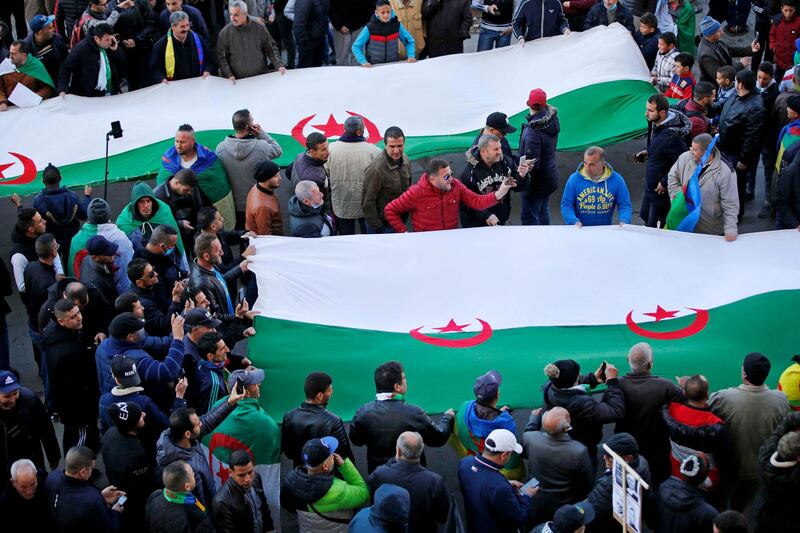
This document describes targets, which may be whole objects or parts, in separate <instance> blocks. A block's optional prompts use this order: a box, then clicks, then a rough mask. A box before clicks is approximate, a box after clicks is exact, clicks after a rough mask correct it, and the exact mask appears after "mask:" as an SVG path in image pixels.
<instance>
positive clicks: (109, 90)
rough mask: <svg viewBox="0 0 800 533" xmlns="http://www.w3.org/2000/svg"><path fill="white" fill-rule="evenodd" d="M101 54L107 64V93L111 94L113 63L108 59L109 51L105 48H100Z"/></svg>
mask: <svg viewBox="0 0 800 533" xmlns="http://www.w3.org/2000/svg"><path fill="white" fill-rule="evenodd" d="M100 55H102V56H103V59H104V60H105V66H106V94H111V63H109V61H108V53H107V52H106V49H105V48H100Z"/></svg>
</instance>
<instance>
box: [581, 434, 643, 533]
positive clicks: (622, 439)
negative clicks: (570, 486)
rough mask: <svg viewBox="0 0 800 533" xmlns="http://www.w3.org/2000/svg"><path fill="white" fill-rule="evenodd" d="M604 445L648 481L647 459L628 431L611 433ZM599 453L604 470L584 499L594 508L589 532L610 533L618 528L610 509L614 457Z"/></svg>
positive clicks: (603, 452)
mask: <svg viewBox="0 0 800 533" xmlns="http://www.w3.org/2000/svg"><path fill="white" fill-rule="evenodd" d="M606 445H607V446H608V447H609V448H611V450H612V451H613V452H614V453H616V454H617V455H619V456H620V457H622V459H623V460H624V461H625V462H626V463H628V465H630V466H631V468H633V469H634V470H635V471H636V473H637V474H639V476H640V477H641V478H642V479H644V480H645V482H647V483H648V484H649V483H650V465H648V464H647V459H645V458H644V457H642V456H641V455H639V445H638V444H637V443H636V439H634V438H633V437H632V436H631V435H630V433H616V434H614V435H611V437H609V438H608V440H607V441H606ZM601 453H602V456H603V461H604V462H605V471H604V472H603V473H602V474H601V475H600V477H598V478H597V482H595V485H594V488H593V489H592V492H590V493H589V496H587V497H586V501H587V502H588V503H590V504H591V505H592V509H593V510H594V520H593V521H592V525H591V526H590V527H589V531H590V532H591V533H600V532H602V533H606V532H609V533H611V532H615V531H619V528H620V525H619V522H617V521H616V520H614V516H613V513H612V509H611V494H612V492H613V484H614V480H613V478H612V476H611V468H612V467H613V465H614V459H612V457H611V456H610V455H608V454H607V453H606V452H605V450H603V451H602V452H601ZM646 512H647V511H645V513H646ZM645 513H643V514H645ZM645 516H646V514H645Z"/></svg>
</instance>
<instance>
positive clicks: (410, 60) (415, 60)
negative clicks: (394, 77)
mask: <svg viewBox="0 0 800 533" xmlns="http://www.w3.org/2000/svg"><path fill="white" fill-rule="evenodd" d="M406 61H408V62H409V63H416V62H417V58H415V57H409V58H408V59H407V60H406Z"/></svg>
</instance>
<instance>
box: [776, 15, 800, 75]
mask: <svg viewBox="0 0 800 533" xmlns="http://www.w3.org/2000/svg"><path fill="white" fill-rule="evenodd" d="M798 37H800V17H798V16H797V15H796V14H795V15H792V18H791V20H786V18H784V17H783V15H781V17H780V19H779V20H778V22H777V24H772V26H771V27H770V30H769V47H770V48H771V49H772V51H773V52H774V53H775V66H777V67H778V68H779V69H781V70H782V71H785V70H789V69H790V68H792V67H793V66H794V53H795V51H796V50H797V49H796V47H795V41H796V40H797V38H798Z"/></svg>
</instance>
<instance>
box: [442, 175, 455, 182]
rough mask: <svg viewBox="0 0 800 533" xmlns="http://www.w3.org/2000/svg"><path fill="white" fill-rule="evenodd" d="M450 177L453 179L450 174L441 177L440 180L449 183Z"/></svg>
mask: <svg viewBox="0 0 800 533" xmlns="http://www.w3.org/2000/svg"><path fill="white" fill-rule="evenodd" d="M452 177H453V175H452V174H445V175H444V176H442V179H443V180H444V181H450V178H452Z"/></svg>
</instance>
